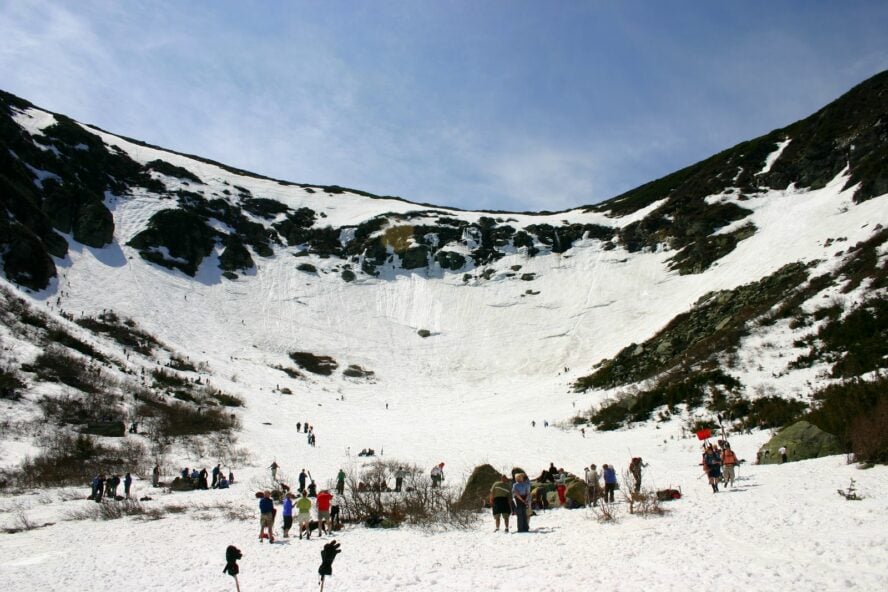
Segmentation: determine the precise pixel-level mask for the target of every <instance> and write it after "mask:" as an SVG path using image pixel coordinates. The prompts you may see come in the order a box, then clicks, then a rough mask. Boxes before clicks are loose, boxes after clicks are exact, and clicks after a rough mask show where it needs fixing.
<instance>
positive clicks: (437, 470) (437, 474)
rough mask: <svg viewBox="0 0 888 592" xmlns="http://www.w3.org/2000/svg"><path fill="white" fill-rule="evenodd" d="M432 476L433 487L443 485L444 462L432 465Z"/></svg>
mask: <svg viewBox="0 0 888 592" xmlns="http://www.w3.org/2000/svg"><path fill="white" fill-rule="evenodd" d="M431 477H432V487H433V488H434V487H441V481H443V480H444V463H440V464H438V465H436V466H434V467H432V472H431Z"/></svg>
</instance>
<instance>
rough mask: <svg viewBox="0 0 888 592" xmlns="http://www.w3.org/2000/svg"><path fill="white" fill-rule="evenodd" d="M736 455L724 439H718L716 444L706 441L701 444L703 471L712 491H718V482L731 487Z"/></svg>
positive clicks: (736, 461)
mask: <svg viewBox="0 0 888 592" xmlns="http://www.w3.org/2000/svg"><path fill="white" fill-rule="evenodd" d="M738 462H739V461H738V460H737V455H736V454H734V451H733V450H732V449H731V445H730V444H729V443H728V442H727V441H726V440H719V441H718V444H713V443H711V442H706V443H705V444H704V445H703V462H702V463H701V464H702V466H703V471H704V472H705V473H706V476H707V477H708V480H709V485H710V486H711V487H712V493H718V486H719V483H724V486H725V487H733V485H734V476H735V474H734V473H735V467H736V466H737V463H738Z"/></svg>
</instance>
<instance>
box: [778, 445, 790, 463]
mask: <svg viewBox="0 0 888 592" xmlns="http://www.w3.org/2000/svg"><path fill="white" fill-rule="evenodd" d="M777 454H779V455H780V463H781V464H782V463H785V462H786V461H787V460H789V456H788V455H787V454H786V446H781V447H780V449H779V450H778V451H777Z"/></svg>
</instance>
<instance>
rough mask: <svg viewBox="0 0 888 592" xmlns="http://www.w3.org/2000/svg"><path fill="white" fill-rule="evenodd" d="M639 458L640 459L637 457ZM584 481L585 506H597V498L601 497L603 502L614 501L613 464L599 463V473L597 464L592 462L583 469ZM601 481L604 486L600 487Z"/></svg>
mask: <svg viewBox="0 0 888 592" xmlns="http://www.w3.org/2000/svg"><path fill="white" fill-rule="evenodd" d="M639 460H640V459H639ZM640 471H641V467H640V466H639V476H638V481H637V482H636V483H637V485H638V487H641V472H640ZM584 477H585V479H584V480H585V481H586V505H587V506H593V507H597V506H598V500H599V499H601V500H603V501H604V503H609V504H612V503H614V492H615V491H616V490H617V487H618V485H617V483H618V481H617V470H616V469H615V468H614V467H613V465H609V464H603V465H601V473H599V472H598V465H596V464H595V463H592V464H591V465H589V467H588V468H586V469H585V475H584ZM602 482H603V483H604V487H602Z"/></svg>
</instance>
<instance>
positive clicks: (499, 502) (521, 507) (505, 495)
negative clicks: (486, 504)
mask: <svg viewBox="0 0 888 592" xmlns="http://www.w3.org/2000/svg"><path fill="white" fill-rule="evenodd" d="M490 506H491V508H492V509H493V519H494V522H495V523H496V528H495V529H494V530H495V531H498V530H499V528H500V519H502V521H503V525H504V526H505V530H504V532H509V517H510V516H512V515H513V514H514V515H515V521H516V522H517V523H518V524H517V525H516V532H529V531H530V517H531V516H532V515H533V506H532V501H531V485H530V480H529V479H528V478H527V475H526V474H525V473H515V482H514V483H512V482H511V481H510V480H509V478H508V477H507V476H506V475H502V476H501V477H500V479H499V481H496V482H495V483H494V484H493V485H492V486H491V487H490Z"/></svg>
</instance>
